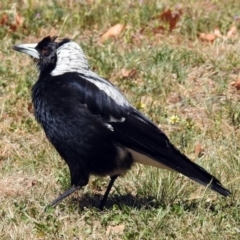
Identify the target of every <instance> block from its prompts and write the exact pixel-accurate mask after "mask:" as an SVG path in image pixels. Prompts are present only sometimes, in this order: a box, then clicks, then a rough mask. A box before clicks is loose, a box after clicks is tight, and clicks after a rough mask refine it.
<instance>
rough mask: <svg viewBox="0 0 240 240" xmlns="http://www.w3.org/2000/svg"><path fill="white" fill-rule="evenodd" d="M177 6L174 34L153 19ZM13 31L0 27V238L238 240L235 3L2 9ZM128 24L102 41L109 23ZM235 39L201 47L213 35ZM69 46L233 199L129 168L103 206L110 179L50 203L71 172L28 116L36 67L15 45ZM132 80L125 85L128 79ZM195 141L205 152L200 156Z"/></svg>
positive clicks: (171, 176) (31, 4) (46, 4)
mask: <svg viewBox="0 0 240 240" xmlns="http://www.w3.org/2000/svg"><path fill="white" fill-rule="evenodd" d="M166 8H170V9H172V10H174V9H177V8H178V9H182V12H183V14H182V15H181V17H180V20H179V22H178V24H177V27H176V28H175V29H174V30H173V31H172V32H167V31H165V32H164V33H162V32H160V33H155V32H154V31H153V29H154V28H156V27H158V26H159V25H163V26H166V25H167V24H166V23H164V22H162V21H161V20H159V19H158V18H156V17H157V16H159V15H160V14H161V13H162V12H163V11H164V9H166ZM0 9H1V10H0V19H2V17H3V15H4V13H6V14H7V15H8V18H9V19H8V22H9V24H12V22H13V21H14V19H15V16H16V15H15V14H16V12H18V14H19V15H20V16H21V17H24V22H23V25H22V26H18V27H17V29H16V31H11V30H10V26H9V24H8V25H6V24H5V25H1V28H0V37H1V39H2V40H1V42H0V57H1V62H0V166H1V170H0V171H1V174H0V202H1V209H0V221H1V224H0V239H3V240H4V239H224V240H225V239H239V238H240V228H239V226H240V200H239V199H240V191H239V181H240V160H239V156H240V145H239V142H240V132H239V123H240V114H239V110H240V105H239V96H240V95H239V92H237V91H236V90H235V89H234V88H233V87H232V86H231V85H230V83H231V82H232V81H236V80H237V79H238V78H239V74H240V72H239V66H240V57H239V49H240V41H239V30H240V22H239V14H240V12H239V9H240V3H238V1H234V0H232V1H218V0H211V1H205V0H200V1H195V0H193V1H184V0H181V1H170V3H169V1H165V0H163V1H128V0H125V1H110V0H101V1H94V0H89V1H53V0H52V1H51V0H49V1H42V2H41V1H40V2H39V1H36V0H28V1H19V2H18V3H16V2H15V1H10V0H8V1H2V2H1V3H0ZM117 23H121V24H125V25H127V26H128V28H126V29H125V30H124V31H123V33H121V34H120V35H119V36H118V37H117V38H116V39H109V40H107V41H106V42H104V43H102V44H99V38H100V36H101V34H102V33H103V32H104V31H106V30H107V29H108V28H109V27H110V26H112V25H114V24H117ZM232 25H235V26H236V27H237V29H238V30H237V33H236V35H235V36H233V38H231V39H220V38H218V39H216V40H215V41H214V42H204V41H201V40H200V39H199V33H201V32H203V33H209V32H213V31H214V28H216V27H218V28H219V29H220V31H221V33H222V34H224V35H226V33H227V32H228V30H229V29H230V27H231V26H232ZM48 34H51V35H58V36H60V37H70V38H72V39H74V40H75V41H76V42H78V43H79V44H80V45H81V46H82V48H83V50H84V51H85V53H86V55H87V56H88V59H89V62H90V65H91V67H92V69H94V70H95V71H96V72H98V73H99V74H100V75H102V76H104V77H105V78H108V79H109V80H110V81H111V82H113V83H114V84H116V85H117V86H118V87H119V88H120V89H121V90H122V91H123V92H124V94H126V96H127V97H128V99H129V100H130V102H131V103H132V104H133V105H135V106H137V107H138V108H139V109H141V111H143V112H144V113H145V114H146V115H147V116H149V117H150V118H151V119H152V120H153V121H154V122H155V123H157V124H158V125H159V127H161V129H163V130H164V131H165V133H166V134H167V135H168V136H169V137H170V139H171V141H172V142H173V143H174V144H175V145H176V146H178V148H180V149H181V150H182V151H183V152H184V153H186V154H187V155H188V156H189V157H190V158H191V159H192V160H193V161H195V162H197V163H198V164H200V165H201V166H203V167H204V168H206V169H207V170H208V171H210V172H211V173H212V174H214V175H215V176H217V177H218V178H220V179H221V182H222V183H224V185H225V186H226V187H227V188H229V189H230V190H231V191H232V195H231V197H229V198H223V197H221V196H219V195H217V194H216V193H214V192H212V191H210V190H206V189H205V188H204V187H201V186H200V185H198V184H196V183H193V182H192V181H190V180H189V179H186V178H185V177H183V176H180V175H179V174H175V173H170V172H167V171H163V170H158V169H154V168H152V167H144V166H139V165H136V166H134V167H133V169H132V170H131V171H129V172H128V173H127V174H126V175H125V176H124V177H122V178H120V179H118V180H117V181H116V184H115V189H113V190H112V192H111V195H110V198H109V201H108V203H107V207H106V209H105V210H104V212H99V211H98V210H97V209H96V207H97V205H98V203H99V200H100V199H101V196H102V194H103V192H104V190H105V188H106V185H107V183H108V179H107V178H106V179H104V178H99V177H91V180H90V182H89V185H88V186H87V187H86V188H85V189H84V190H83V191H79V192H78V193H76V194H75V195H74V196H72V197H69V198H68V199H66V200H65V201H64V202H62V203H61V204H60V205H59V206H57V207H56V208H46V206H47V204H48V203H49V202H50V201H52V200H53V199H54V198H55V197H56V196H58V195H59V193H61V192H62V191H63V190H64V189H66V188H67V187H68V186H69V174H68V169H67V167H66V165H65V164H64V162H63V161H62V160H61V159H60V157H59V156H58V154H57V153H56V151H55V150H54V149H53V148H52V147H51V145H50V144H49V143H48V142H47V140H46V138H45V136H44V134H43V132H42V130H41V129H40V127H39V126H38V124H37V123H36V121H35V119H34V117H33V111H32V108H31V104H30V103H31V99H30V91H31V86H32V85H33V83H34V82H35V81H36V79H37V72H36V69H35V67H34V64H32V62H31V59H29V58H28V57H27V56H24V55H22V54H18V53H16V52H13V50H12V49H11V46H12V45H14V44H16V43H23V42H29V43H31V42H37V41H39V40H40V39H42V38H43V37H44V36H46V35H48ZM126 69H127V70H132V71H134V72H135V74H133V76H132V77H124V75H123V74H122V72H123V71H126ZM199 144H200V145H201V148H202V149H203V151H202V152H201V154H197V153H195V151H196V152H197V150H196V146H197V145H198V146H199Z"/></svg>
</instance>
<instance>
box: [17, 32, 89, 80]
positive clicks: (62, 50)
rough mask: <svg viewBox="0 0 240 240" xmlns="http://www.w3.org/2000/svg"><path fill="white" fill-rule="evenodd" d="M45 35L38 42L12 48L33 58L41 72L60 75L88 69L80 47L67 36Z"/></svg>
mask: <svg viewBox="0 0 240 240" xmlns="http://www.w3.org/2000/svg"><path fill="white" fill-rule="evenodd" d="M56 39H57V37H50V36H48V37H45V38H43V39H42V40H41V41H40V42H39V43H34V44H19V45H15V46H13V49H14V50H16V51H19V52H23V53H26V54H28V55H30V56H31V57H33V58H34V60H35V61H36V63H37V66H38V69H39V71H40V73H41V74H43V75H45V74H51V75H53V76H56V75H61V74H63V73H65V72H84V71H86V70H88V69H89V65H88V61H87V59H86V57H85V55H84V53H83V51H82V49H81V47H80V46H79V45H78V44H77V43H75V42H73V41H71V40H70V39H68V38H64V39H62V40H61V41H59V42H57V41H55V40H56Z"/></svg>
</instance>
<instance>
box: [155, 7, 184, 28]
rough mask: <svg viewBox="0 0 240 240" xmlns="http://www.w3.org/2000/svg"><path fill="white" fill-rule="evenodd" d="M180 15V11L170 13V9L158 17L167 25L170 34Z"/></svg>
mask: <svg viewBox="0 0 240 240" xmlns="http://www.w3.org/2000/svg"><path fill="white" fill-rule="evenodd" d="M181 15H182V10H181V9H180V10H178V11H174V12H172V11H171V10H170V9H168V10H166V11H165V12H163V13H162V14H161V15H160V17H159V18H160V19H161V20H162V21H164V22H166V23H168V24H169V31H170V32H171V31H172V30H173V29H174V28H176V25H177V23H178V21H179V20H180V17H181Z"/></svg>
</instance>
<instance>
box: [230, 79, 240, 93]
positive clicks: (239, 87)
mask: <svg viewBox="0 0 240 240" xmlns="http://www.w3.org/2000/svg"><path fill="white" fill-rule="evenodd" d="M230 84H231V85H232V86H233V87H235V88H236V89H237V90H240V78H239V79H238V80H237V81H235V82H231V83H230Z"/></svg>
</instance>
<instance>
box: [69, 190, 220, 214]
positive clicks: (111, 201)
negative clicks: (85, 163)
mask: <svg viewBox="0 0 240 240" xmlns="http://www.w3.org/2000/svg"><path fill="white" fill-rule="evenodd" d="M102 197H103V196H102V195H101V194H83V195H81V196H80V197H77V198H72V203H73V204H78V206H79V210H80V211H82V210H84V208H96V209H99V204H100V202H101V200H102ZM116 205H117V206H118V207H119V209H123V208H124V207H130V208H134V209H136V210H142V209H153V208H154V209H159V208H162V209H165V208H166V207H170V208H172V209H173V211H174V209H178V208H179V207H181V208H183V209H184V210H185V211H192V212H194V211H195V210H197V209H198V207H199V205H200V203H199V202H198V201H183V202H178V203H176V202H172V203H171V202H170V203H169V202H168V203H166V202H165V201H162V200H158V199H156V198H155V197H153V196H148V197H141V196H133V195H132V194H130V193H128V194H126V195H118V194H114V195H111V197H109V198H108V200H107V202H106V205H105V207H104V210H111V209H113V207H114V206H116ZM214 205H215V204H213V203H212V204H211V206H210V205H208V206H205V208H206V209H208V210H210V211H211V210H213V209H214Z"/></svg>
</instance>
